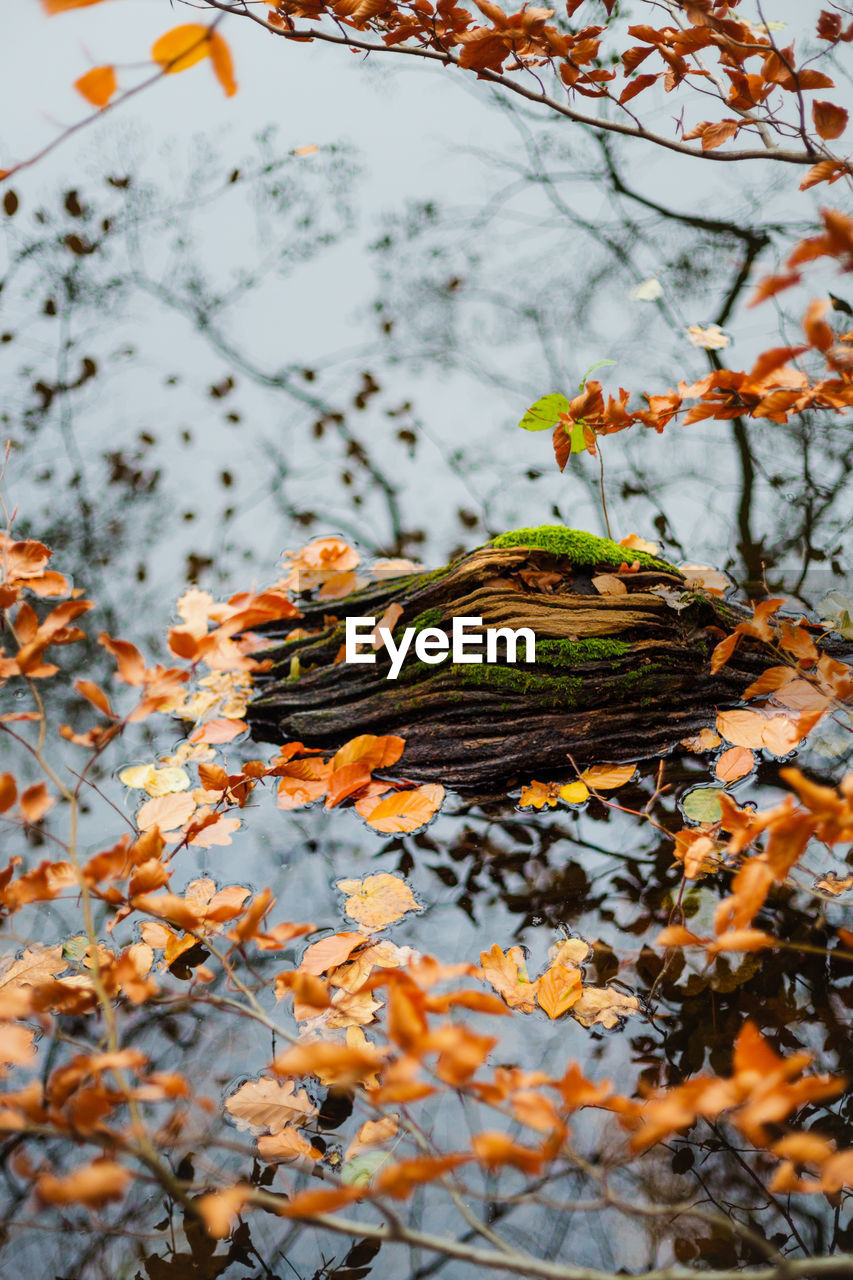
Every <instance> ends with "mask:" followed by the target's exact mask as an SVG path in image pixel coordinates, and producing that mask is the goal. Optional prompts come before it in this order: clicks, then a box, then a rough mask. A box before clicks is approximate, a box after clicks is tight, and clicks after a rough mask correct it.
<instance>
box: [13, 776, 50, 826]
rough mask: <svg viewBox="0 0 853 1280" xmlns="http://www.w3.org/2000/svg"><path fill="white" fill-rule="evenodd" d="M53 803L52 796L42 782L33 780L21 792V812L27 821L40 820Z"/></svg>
mask: <svg viewBox="0 0 853 1280" xmlns="http://www.w3.org/2000/svg"><path fill="white" fill-rule="evenodd" d="M54 803H55V801H54V798H53V796H52V795H51V794H50V792H49V791H48V789H47V787H46V786H45V784H44V783H43V782H35V783H33V785H32V786H31V787H27V789H26V791H23V792H21V813H22V814H23V815H24V817H25V818H26V820H27V822H41V820H42V818H43V817H44V815H45V814H46V813H47V811H48V809H50V807H51V806H52V805H53V804H54Z"/></svg>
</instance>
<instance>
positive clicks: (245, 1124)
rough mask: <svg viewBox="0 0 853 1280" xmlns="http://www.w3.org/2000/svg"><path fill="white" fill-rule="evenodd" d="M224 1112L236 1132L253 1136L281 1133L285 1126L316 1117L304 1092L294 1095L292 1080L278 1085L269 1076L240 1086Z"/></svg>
mask: <svg viewBox="0 0 853 1280" xmlns="http://www.w3.org/2000/svg"><path fill="white" fill-rule="evenodd" d="M225 1110H226V1111H227V1112H228V1113H229V1114H230V1115H232V1116H233V1117H234V1119H235V1121H236V1122H237V1128H238V1129H243V1130H246V1129H248V1130H250V1132H252V1133H255V1134H257V1133H260V1132H261V1131H262V1130H264V1129H266V1130H268V1131H269V1132H270V1133H281V1131H282V1129H284V1128H285V1126H286V1125H289V1124H292V1123H293V1122H294V1121H304V1120H306V1119H307V1118H308V1117H309V1116H315V1115H316V1114H317V1108H316V1107H315V1106H314V1104H313V1102H312V1101H311V1099H310V1098H309V1097H308V1094H307V1093H306V1092H305V1090H304V1089H300V1090H299V1091H298V1092H296V1090H295V1089H294V1084H293V1081H292V1080H287V1081H286V1082H285V1083H284V1084H279V1083H278V1081H276V1080H272V1079H270V1077H269V1076H262V1077H261V1079H260V1080H250V1081H248V1082H247V1083H246V1084H244V1085H241V1086H240V1088H239V1089H238V1090H237V1091H236V1093H232V1094H231V1096H230V1098H228V1099H227V1101H226V1103H225Z"/></svg>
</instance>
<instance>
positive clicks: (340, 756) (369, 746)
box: [332, 733, 406, 772]
mask: <svg viewBox="0 0 853 1280" xmlns="http://www.w3.org/2000/svg"><path fill="white" fill-rule="evenodd" d="M405 745H406V743H405V741H404V739H403V738H397V737H395V736H393V735H387V736H386V737H382V738H377V737H376V736H375V735H374V734H372V733H362V734H360V735H359V736H358V737H357V738H351V739H350V741H349V742H347V743H346V744H345V745H344V746H342V747H341V748H340V750H339V751H336V752H335V755H334V758H333V759H332V769H333V771H336V770H338V769H342V768H343V766H344V765H346V764H356V763H358V762H361V763H362V764H364V765H365V766H366V768H367V769H369V770H370V771H371V772H372V771H373V770H375V769H387V768H389V767H390V766H391V765H392V764H396V763H397V761H398V760H399V759H400V756H401V755H402V754H403V749H404V747H405Z"/></svg>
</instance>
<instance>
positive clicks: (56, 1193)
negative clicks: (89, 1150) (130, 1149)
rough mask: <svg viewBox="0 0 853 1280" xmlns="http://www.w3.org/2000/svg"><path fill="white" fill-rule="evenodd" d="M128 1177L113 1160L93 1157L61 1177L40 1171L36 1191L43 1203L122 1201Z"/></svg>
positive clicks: (126, 1170) (127, 1173)
mask: <svg viewBox="0 0 853 1280" xmlns="http://www.w3.org/2000/svg"><path fill="white" fill-rule="evenodd" d="M130 1180H131V1173H130V1170H129V1169H125V1168H124V1167H123V1166H122V1165H120V1164H115V1163H114V1161H112V1160H95V1161H94V1163H92V1164H84V1165H81V1166H79V1168H77V1169H75V1170H74V1171H73V1172H72V1173H69V1174H67V1175H66V1176H65V1177H64V1178H57V1177H54V1175H53V1174H52V1173H43V1174H42V1175H41V1177H40V1178H39V1179H38V1181H37V1183H36V1191H37V1193H38V1197H39V1199H40V1200H42V1201H44V1202H45V1204H87V1205H92V1206H97V1205H102V1204H107V1203H108V1202H109V1201H110V1200H121V1198H122V1196H123V1195H124V1193H125V1190H126V1188H127V1184H128V1183H129V1182H130Z"/></svg>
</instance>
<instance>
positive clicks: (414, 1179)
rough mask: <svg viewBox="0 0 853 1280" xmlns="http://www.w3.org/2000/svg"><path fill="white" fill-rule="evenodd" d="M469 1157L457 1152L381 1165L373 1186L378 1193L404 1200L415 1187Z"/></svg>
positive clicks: (431, 1180)
mask: <svg viewBox="0 0 853 1280" xmlns="http://www.w3.org/2000/svg"><path fill="white" fill-rule="evenodd" d="M470 1159H471V1156H469V1155H463V1154H461V1153H459V1154H453V1155H447V1156H421V1157H416V1158H415V1159H413V1160H400V1161H398V1163H397V1164H392V1165H386V1166H385V1167H383V1168H382V1169H381V1170H380V1171H379V1173H378V1174H377V1176H376V1179H375V1183H374V1186H375V1189H376V1191H377V1192H378V1193H379V1194H380V1195H388V1196H393V1197H394V1199H395V1200H405V1199H406V1198H407V1197H408V1196H410V1195H411V1194H412V1192H413V1191H414V1190H415V1189H416V1188H417V1187H420V1186H423V1184H424V1183H425V1182H433V1181H435V1179H436V1178H440V1177H441V1176H442V1175H443V1174H445V1173H449V1172H450V1170H451V1169H455V1168H456V1167H457V1165H460V1164H465V1162H466V1161H468V1160H470Z"/></svg>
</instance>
